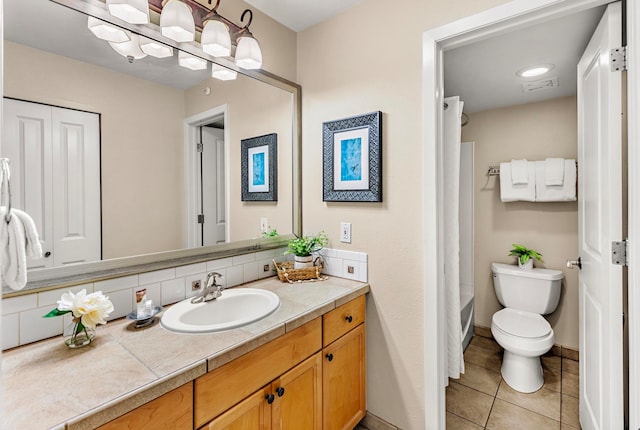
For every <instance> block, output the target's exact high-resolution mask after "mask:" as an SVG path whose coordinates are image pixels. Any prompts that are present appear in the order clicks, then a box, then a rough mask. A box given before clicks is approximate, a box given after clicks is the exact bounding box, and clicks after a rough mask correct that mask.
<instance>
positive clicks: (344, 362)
mask: <svg viewBox="0 0 640 430" xmlns="http://www.w3.org/2000/svg"><path fill="white" fill-rule="evenodd" d="M323 354H324V361H323V365H322V384H323V391H322V395H323V400H322V408H323V417H324V420H323V428H324V430H352V429H353V428H354V427H355V426H356V424H358V422H359V421H360V420H361V419H362V418H363V417H364V414H365V412H366V364H365V330H364V324H361V325H359V326H358V327H356V328H355V329H353V330H352V331H350V332H349V333H347V334H345V335H344V336H342V337H341V338H339V339H338V340H336V341H335V342H333V343H332V344H330V345H329V346H327V347H326V348H324V349H323Z"/></svg>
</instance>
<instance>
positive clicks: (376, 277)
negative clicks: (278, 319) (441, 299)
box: [298, 0, 504, 430]
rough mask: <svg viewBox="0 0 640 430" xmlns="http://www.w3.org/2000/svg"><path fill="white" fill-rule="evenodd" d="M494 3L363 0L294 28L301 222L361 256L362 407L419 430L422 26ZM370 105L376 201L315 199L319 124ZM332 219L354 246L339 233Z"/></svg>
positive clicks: (423, 359)
mask: <svg viewBox="0 0 640 430" xmlns="http://www.w3.org/2000/svg"><path fill="white" fill-rule="evenodd" d="M500 3H504V2H503V1H501V0H479V1H474V2H469V1H465V0H453V1H452V0H432V1H422V0H404V1H401V2H395V3H393V4H391V3H389V2H388V1H383V0H367V1H365V2H362V3H361V4H360V5H358V6H356V7H354V8H352V9H349V10H348V11H346V12H345V13H343V14H341V15H338V16H336V17H334V18H332V19H330V20H328V21H326V22H323V23H321V24H318V25H316V26H314V27H312V28H310V29H308V30H305V31H303V32H301V33H299V35H298V83H299V84H301V85H302V89H303V91H302V97H303V112H302V118H303V139H302V141H303V195H304V198H303V217H304V230H305V232H315V231H318V230H322V229H324V230H326V231H327V232H328V233H329V236H330V240H331V244H330V246H331V247H333V248H338V249H345V250H353V251H362V252H367V253H368V254H369V281H370V284H371V294H369V296H368V301H367V318H368V319H367V324H368V326H367V348H368V355H367V375H368V382H367V409H368V410H369V411H370V412H371V413H373V414H375V415H377V416H379V417H381V418H383V419H385V420H387V421H389V422H391V423H393V424H395V425H397V426H399V427H401V428H403V429H405V430H423V429H425V428H427V426H426V423H425V417H424V410H425V405H424V402H425V386H424V378H425V373H424V369H425V366H433V365H435V361H436V354H437V351H429V352H428V353H427V355H426V356H425V354H424V338H425V331H424V318H425V315H424V303H423V298H424V291H423V288H424V286H423V264H422V261H423V260H422V259H423V247H424V242H423V240H424V239H423V231H424V229H423V215H424V211H423V208H424V207H425V205H433V204H435V202H428V201H427V202H423V191H424V187H423V178H424V173H423V172H422V166H423V156H424V153H423V149H422V147H423V130H422V127H423V126H422V113H421V112H422V99H421V91H422V87H423V85H422V33H423V32H424V31H427V30H430V29H433V28H435V27H438V26H441V25H444V24H446V23H449V22H451V21H455V20H457V19H460V18H462V17H465V16H468V15H471V14H474V13H477V12H480V11H482V10H484V9H487V8H489V7H491V6H494V5H498V4H500ZM375 110H380V111H382V112H383V134H382V139H383V144H382V145H383V175H384V177H383V192H384V195H383V202H382V203H364V204H363V203H325V202H323V201H322V162H321V160H322V122H323V121H328V120H334V119H338V118H344V117H347V116H351V115H357V114H361V113H366V112H371V111H375ZM341 221H346V222H351V223H352V243H351V244H344V243H340V241H339V228H340V222H341ZM427 240H429V241H433V240H435V238H427ZM427 288H435V285H428V286H427ZM433 419H434V417H430V423H431V425H430V426H429V427H428V428H434V427H433V426H432V423H433V421H432V420H433Z"/></svg>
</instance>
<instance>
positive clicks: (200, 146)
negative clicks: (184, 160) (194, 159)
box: [196, 143, 204, 152]
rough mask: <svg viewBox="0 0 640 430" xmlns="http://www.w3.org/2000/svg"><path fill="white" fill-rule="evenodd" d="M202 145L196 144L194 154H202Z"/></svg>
mask: <svg viewBox="0 0 640 430" xmlns="http://www.w3.org/2000/svg"><path fill="white" fill-rule="evenodd" d="M203 149H204V145H203V144H202V143H196V152H202V150H203Z"/></svg>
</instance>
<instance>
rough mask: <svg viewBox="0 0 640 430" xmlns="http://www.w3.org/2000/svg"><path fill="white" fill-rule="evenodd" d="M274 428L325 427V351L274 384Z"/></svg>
mask: <svg viewBox="0 0 640 430" xmlns="http://www.w3.org/2000/svg"><path fill="white" fill-rule="evenodd" d="M272 387H273V393H274V394H275V396H276V398H275V402H274V403H273V411H272V413H273V415H272V418H273V419H272V423H273V427H272V428H273V429H274V430H301V429H305V430H320V429H321V428H322V415H321V414H322V354H321V353H320V352H318V353H317V354H315V355H314V356H312V357H310V358H308V359H307V360H305V361H304V362H302V363H300V364H299V365H298V366H296V367H294V368H293V369H291V370H290V371H288V372H287V373H285V374H284V375H282V376H281V377H280V378H279V379H278V380H277V381H275V382H274V383H273V384H272Z"/></svg>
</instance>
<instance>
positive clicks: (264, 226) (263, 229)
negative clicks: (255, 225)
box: [260, 216, 269, 233]
mask: <svg viewBox="0 0 640 430" xmlns="http://www.w3.org/2000/svg"><path fill="white" fill-rule="evenodd" d="M268 231H269V220H267V217H264V216H263V217H261V218H260V233H267V232H268Z"/></svg>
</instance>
